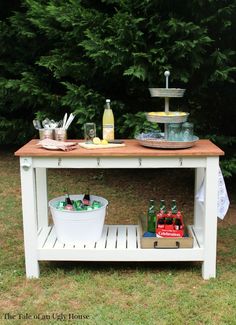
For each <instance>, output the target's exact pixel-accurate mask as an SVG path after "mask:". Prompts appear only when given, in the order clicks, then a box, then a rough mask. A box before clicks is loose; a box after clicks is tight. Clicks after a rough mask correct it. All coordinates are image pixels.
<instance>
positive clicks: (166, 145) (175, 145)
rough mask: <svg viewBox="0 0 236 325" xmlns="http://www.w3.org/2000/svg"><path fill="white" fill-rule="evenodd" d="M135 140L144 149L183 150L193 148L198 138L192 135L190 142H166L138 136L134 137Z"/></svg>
mask: <svg viewBox="0 0 236 325" xmlns="http://www.w3.org/2000/svg"><path fill="white" fill-rule="evenodd" d="M136 140H138V142H139V144H141V145H142V146H144V147H150V148H157V149H185V148H191V147H192V146H194V144H195V143H196V142H197V141H198V140H199V138H198V137H197V136H195V135H194V136H193V140H192V141H168V140H165V139H156V138H146V137H143V136H142V135H139V136H137V137H136Z"/></svg>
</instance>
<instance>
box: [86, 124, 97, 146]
mask: <svg viewBox="0 0 236 325" xmlns="http://www.w3.org/2000/svg"><path fill="white" fill-rule="evenodd" d="M95 137H96V125H95V123H85V124H84V140H85V141H88V142H89V141H93V138H95Z"/></svg>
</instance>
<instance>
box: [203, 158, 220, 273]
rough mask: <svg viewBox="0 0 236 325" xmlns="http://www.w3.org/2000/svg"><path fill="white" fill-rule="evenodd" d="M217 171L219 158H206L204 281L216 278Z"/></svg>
mask: <svg viewBox="0 0 236 325" xmlns="http://www.w3.org/2000/svg"><path fill="white" fill-rule="evenodd" d="M218 169H219V158H218V157H208V158H207V166H206V174H205V200H204V220H203V222H204V227H203V241H204V262H203V265H202V276H203V278H204V279H209V278H215V276H216V245H217V196H218Z"/></svg>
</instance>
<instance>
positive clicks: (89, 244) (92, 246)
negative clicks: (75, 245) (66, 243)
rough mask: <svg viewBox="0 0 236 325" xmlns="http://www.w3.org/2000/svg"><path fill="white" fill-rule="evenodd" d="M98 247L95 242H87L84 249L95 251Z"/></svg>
mask: <svg viewBox="0 0 236 325" xmlns="http://www.w3.org/2000/svg"><path fill="white" fill-rule="evenodd" d="M95 245H96V242H95V241H91V242H87V243H85V245H84V249H94V248H95Z"/></svg>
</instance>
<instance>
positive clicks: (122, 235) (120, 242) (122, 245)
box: [117, 226, 127, 249]
mask: <svg viewBox="0 0 236 325" xmlns="http://www.w3.org/2000/svg"><path fill="white" fill-rule="evenodd" d="M126 245H127V238H126V226H118V233H117V249H126V247H127V246H126Z"/></svg>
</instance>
